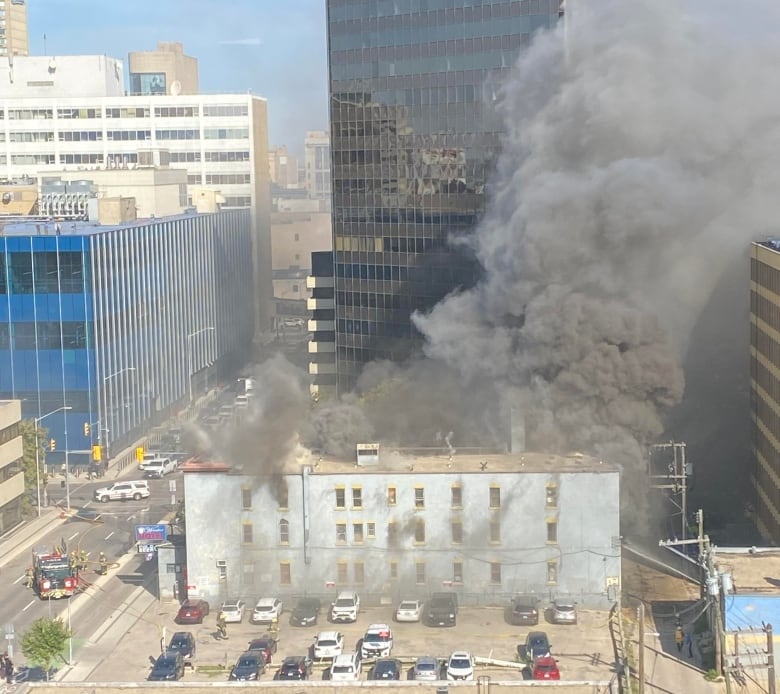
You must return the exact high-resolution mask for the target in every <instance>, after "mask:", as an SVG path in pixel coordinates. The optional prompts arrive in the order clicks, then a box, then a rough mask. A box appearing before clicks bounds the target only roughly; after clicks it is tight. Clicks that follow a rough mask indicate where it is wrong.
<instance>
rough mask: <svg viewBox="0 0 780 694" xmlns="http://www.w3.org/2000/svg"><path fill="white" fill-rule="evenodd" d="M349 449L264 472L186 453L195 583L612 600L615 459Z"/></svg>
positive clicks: (218, 592)
mask: <svg viewBox="0 0 780 694" xmlns="http://www.w3.org/2000/svg"><path fill="white" fill-rule="evenodd" d="M248 416H249V417H251V412H250V414H249V415H248ZM250 421H251V420H250ZM357 448H358V453H357V458H356V460H332V459H329V458H323V457H321V456H315V457H312V458H308V457H303V458H301V459H299V460H290V461H287V462H281V461H274V460H265V461H263V469H262V470H257V469H254V468H253V464H252V463H251V462H243V461H241V463H239V464H238V465H237V466H235V467H234V468H231V467H230V466H229V465H225V464H223V463H219V462H215V463H211V462H203V461H190V462H187V463H185V464H184V465H183V466H182V469H183V470H184V497H185V503H186V504H187V539H188V542H189V541H190V540H191V539H192V541H194V543H195V547H194V549H193V548H188V552H187V575H188V576H189V577H190V578H191V580H188V583H189V584H191V591H192V592H193V593H197V596H200V597H204V598H206V599H208V600H209V601H210V602H211V603H212V604H214V603H215V602H217V603H218V602H219V601H220V600H224V599H226V598H227V597H228V596H230V595H278V596H279V597H280V598H283V599H285V600H288V599H292V598H293V596H297V595H315V596H319V597H321V599H322V600H323V603H324V604H326V605H327V604H329V603H330V602H331V601H332V600H333V599H334V598H335V596H336V593H337V592H338V591H340V590H356V591H358V592H359V593H360V594H361V596H362V599H363V601H364V604H365V605H380V604H395V603H397V601H398V600H399V599H400V598H402V597H406V596H409V595H423V596H424V595H429V594H430V593H431V592H433V591H436V590H441V589H442V587H446V589H447V590H453V591H455V592H457V593H458V594H459V596H460V600H461V601H462V602H463V603H464V604H468V603H470V602H471V603H473V602H474V601H475V600H478V601H479V604H482V605H484V604H494V605H506V604H508V602H509V598H510V597H511V596H513V595H515V594H517V593H535V594H537V595H539V596H540V597H543V598H544V599H545V600H547V599H549V596H550V595H556V596H559V597H563V596H571V597H572V598H574V599H576V600H578V601H579V602H580V604H581V605H583V606H585V605H587V606H590V607H600V608H604V607H608V606H609V605H610V604H611V603H612V602H613V601H614V599H615V597H616V595H617V594H618V589H619V585H620V563H621V559H620V554H621V549H620V512H619V497H620V493H619V486H620V473H619V471H618V470H617V469H616V468H615V467H614V466H611V465H608V464H606V463H602V462H601V461H599V460H594V459H592V458H589V457H587V456H582V455H573V456H558V455H549V454H538V453H523V454H516V455H472V454H467V453H461V452H460V451H459V452H458V453H457V454H455V455H449V453H448V452H447V451H446V450H445V451H442V452H441V454H440V455H434V454H429V455H414V454H412V453H408V452H404V453H398V452H396V451H390V450H387V451H385V450H382V451H381V452H380V451H379V447H378V446H377V445H376V444H362V445H358V447H357ZM242 468H243V469H242ZM271 470H272V471H273V474H271V473H270V471H271ZM594 508H598V509H599V512H598V513H594V512H593V509H594ZM477 596H478V597H477ZM575 596H576V597H575ZM193 597H194V595H193Z"/></svg>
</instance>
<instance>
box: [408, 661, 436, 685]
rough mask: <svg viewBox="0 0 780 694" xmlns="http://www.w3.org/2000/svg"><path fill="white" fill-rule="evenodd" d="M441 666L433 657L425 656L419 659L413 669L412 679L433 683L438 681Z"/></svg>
mask: <svg viewBox="0 0 780 694" xmlns="http://www.w3.org/2000/svg"><path fill="white" fill-rule="evenodd" d="M440 669H441V665H440V663H439V661H438V660H437V659H436V658H434V657H433V656H429V655H423V656H420V657H419V658H417V662H416V663H415V664H414V668H413V669H412V679H414V680H425V681H432V680H438V679H439V675H440Z"/></svg>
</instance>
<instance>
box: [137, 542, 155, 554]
mask: <svg viewBox="0 0 780 694" xmlns="http://www.w3.org/2000/svg"><path fill="white" fill-rule="evenodd" d="M156 551H157V545H150V544H141V543H140V542H139V543H138V554H154V553H155V552H156Z"/></svg>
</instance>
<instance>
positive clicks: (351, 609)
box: [330, 591, 360, 622]
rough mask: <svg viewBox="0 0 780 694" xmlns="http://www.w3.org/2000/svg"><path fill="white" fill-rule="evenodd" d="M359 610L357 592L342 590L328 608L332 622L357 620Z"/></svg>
mask: <svg viewBox="0 0 780 694" xmlns="http://www.w3.org/2000/svg"><path fill="white" fill-rule="evenodd" d="M358 612H360V597H359V596H358V594H357V593H353V592H350V591H344V592H342V593H339V594H338V596H337V597H336V602H334V603H333V605H332V606H331V610H330V618H331V619H332V620H333V621H334V622H357V618H358Z"/></svg>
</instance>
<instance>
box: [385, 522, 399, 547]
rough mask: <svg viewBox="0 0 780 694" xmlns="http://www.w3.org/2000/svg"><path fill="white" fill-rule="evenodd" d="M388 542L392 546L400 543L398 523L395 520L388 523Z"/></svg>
mask: <svg viewBox="0 0 780 694" xmlns="http://www.w3.org/2000/svg"><path fill="white" fill-rule="evenodd" d="M387 544H388V546H390V547H395V546H396V545H398V523H396V522H395V521H390V522H389V523H388V524H387Z"/></svg>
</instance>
